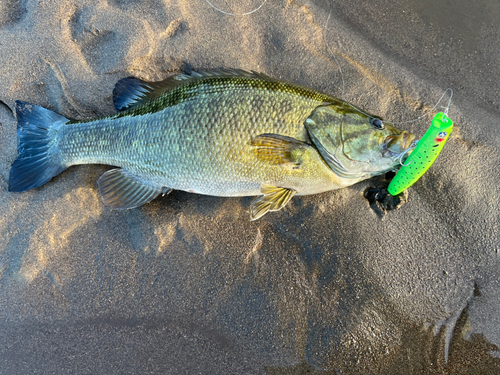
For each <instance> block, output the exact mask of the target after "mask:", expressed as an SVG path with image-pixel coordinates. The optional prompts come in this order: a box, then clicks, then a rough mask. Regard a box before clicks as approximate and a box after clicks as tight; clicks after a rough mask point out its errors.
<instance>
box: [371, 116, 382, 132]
mask: <svg viewBox="0 0 500 375" xmlns="http://www.w3.org/2000/svg"><path fill="white" fill-rule="evenodd" d="M370 124H372V125H373V126H375V127H376V128H377V129H384V128H385V126H384V123H383V122H382V120H381V119H379V118H376V117H372V118H370Z"/></svg>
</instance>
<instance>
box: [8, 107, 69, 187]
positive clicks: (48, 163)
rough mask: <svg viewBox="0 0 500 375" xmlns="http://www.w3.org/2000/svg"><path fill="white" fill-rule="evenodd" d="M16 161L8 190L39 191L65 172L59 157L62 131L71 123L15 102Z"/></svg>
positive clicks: (59, 116) (49, 112)
mask: <svg viewBox="0 0 500 375" xmlns="http://www.w3.org/2000/svg"><path fill="white" fill-rule="evenodd" d="M16 116H17V142H18V143H17V152H18V155H17V158H16V160H15V161H14V163H13V164H12V168H11V170H10V177H9V191H25V190H29V189H33V188H36V187H38V186H41V185H43V184H44V183H46V182H47V181H49V180H50V179H51V178H52V177H54V176H55V175H57V174H59V173H61V172H62V171H63V170H65V169H66V166H64V165H63V164H62V162H61V156H60V154H59V134H58V133H59V130H60V129H61V127H62V126H63V125H64V124H65V123H67V122H68V121H69V120H68V119H67V118H65V117H63V116H61V115H58V114H57V113H55V112H52V111H50V110H48V109H45V108H42V107H40V106H37V105H33V104H29V103H26V102H21V101H17V102H16Z"/></svg>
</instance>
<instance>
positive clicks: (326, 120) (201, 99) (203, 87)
mask: <svg viewBox="0 0 500 375" xmlns="http://www.w3.org/2000/svg"><path fill="white" fill-rule="evenodd" d="M113 101H114V104H115V108H116V109H117V110H118V111H119V112H118V113H117V114H115V115H113V116H108V117H105V118H100V119H94V120H82V121H77V120H69V119H67V118H65V117H63V116H61V115H59V114H57V113H55V112H53V111H50V110H48V109H45V108H42V107H40V106H36V105H32V104H28V103H26V102H21V101H17V102H16V115H17V121H18V125H17V135H18V156H17V158H16V160H15V161H14V163H13V165H12V168H11V171H10V178H9V191H16V192H21V191H26V190H29V189H32V188H36V187H39V186H41V185H43V184H45V183H46V182H47V181H49V180H50V179H51V178H52V177H54V176H56V175H57V174H59V173H60V172H62V171H63V170H65V169H66V168H68V167H69V166H71V165H77V164H106V165H111V166H115V167H118V168H116V169H112V170H109V171H107V172H106V173H104V174H103V175H102V176H101V177H100V178H99V180H98V182H97V184H98V189H99V194H100V196H101V198H102V200H103V202H104V204H105V205H106V206H109V207H111V208H112V209H127V208H134V207H138V206H141V205H143V204H145V203H148V202H150V201H151V200H152V199H154V198H156V197H157V196H158V195H159V194H166V193H168V192H170V191H172V189H178V190H184V191H188V192H192V193H198V194H207V195H215V196H227V197H231V196H233V197H234V196H255V195H257V196H258V197H257V198H256V199H255V200H254V201H253V202H252V204H251V208H250V216H251V219H252V220H255V219H258V218H260V217H262V216H263V215H264V214H266V213H267V212H269V211H277V210H280V209H281V208H283V207H284V206H285V205H286V204H287V203H288V202H289V201H290V199H291V198H292V197H293V196H294V195H295V194H296V195H308V194H316V193H321V192H325V191H329V190H334V189H339V188H342V187H346V186H349V185H352V184H355V183H356V182H359V181H361V180H364V179H367V178H370V177H372V176H376V175H380V174H383V173H385V172H387V171H390V170H393V169H396V168H397V167H398V166H399V160H398V159H399V158H400V157H401V156H402V155H404V154H405V153H406V152H407V151H408V149H409V147H410V144H411V142H412V141H413V139H414V135H412V134H410V133H408V132H406V131H402V130H399V129H397V128H394V127H392V126H390V125H388V124H384V122H383V121H382V119H381V118H379V117H377V116H372V115H369V114H366V113H364V112H361V111H360V110H358V109H357V108H355V107H354V106H352V105H351V104H349V103H347V102H345V101H343V100H340V99H338V98H335V97H332V96H329V95H327V94H324V93H321V92H318V91H315V90H312V89H309V88H306V87H303V86H299V85H296V84H292V83H287V82H284V81H280V80H277V79H274V78H271V77H267V76H265V75H263V74H259V73H255V72H246V71H242V70H229V69H221V70H214V71H208V72H193V73H191V74H190V75H187V74H180V75H176V76H173V77H169V78H167V79H166V80H164V81H160V82H145V81H142V80H140V79H137V78H124V79H122V80H120V81H119V82H118V83H117V84H116V87H115V89H114V91H113Z"/></svg>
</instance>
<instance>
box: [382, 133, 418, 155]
mask: <svg viewBox="0 0 500 375" xmlns="http://www.w3.org/2000/svg"><path fill="white" fill-rule="evenodd" d="M414 141H415V135H414V134H412V133H410V132H407V131H406V130H404V131H402V132H401V133H400V134H397V135H389V136H387V137H386V138H385V141H384V145H383V154H384V156H389V157H391V156H401V155H404V154H406V153H407V152H409V151H410V149H413V144H414Z"/></svg>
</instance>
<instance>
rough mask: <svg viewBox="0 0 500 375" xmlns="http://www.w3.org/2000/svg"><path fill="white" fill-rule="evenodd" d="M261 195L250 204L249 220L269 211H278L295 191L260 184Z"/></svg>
mask: <svg viewBox="0 0 500 375" xmlns="http://www.w3.org/2000/svg"><path fill="white" fill-rule="evenodd" d="M260 191H261V193H262V195H259V196H258V197H257V198H255V199H254V201H253V202H252V204H251V206H250V218H251V220H257V219H259V218H261V217H262V216H264V215H265V214H266V213H267V212H269V211H279V210H281V209H282V208H283V207H285V206H286V204H287V203H288V202H289V201H290V199H292V197H293V196H294V195H295V193H296V191H295V190H292V189H286V188H280V187H275V186H268V185H262V188H261V190H260Z"/></svg>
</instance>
